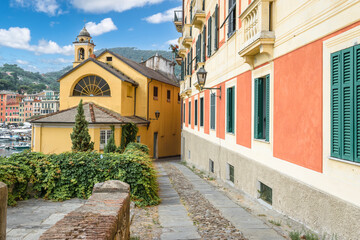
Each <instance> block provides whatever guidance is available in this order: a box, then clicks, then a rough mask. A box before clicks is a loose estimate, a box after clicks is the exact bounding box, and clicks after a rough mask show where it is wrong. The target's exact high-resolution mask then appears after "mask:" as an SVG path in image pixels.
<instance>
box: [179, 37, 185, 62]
mask: <svg viewBox="0 0 360 240" xmlns="http://www.w3.org/2000/svg"><path fill="white" fill-rule="evenodd" d="M181 42H182V37H181V38H179V43H180V44H179V45H180V47H179V51H178V55H179V57H181V58H185V57H186V48H184V46H183V45H182V44H181Z"/></svg>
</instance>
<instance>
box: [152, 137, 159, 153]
mask: <svg viewBox="0 0 360 240" xmlns="http://www.w3.org/2000/svg"><path fill="white" fill-rule="evenodd" d="M158 157H159V154H158V133H157V132H154V155H153V158H154V159H158Z"/></svg>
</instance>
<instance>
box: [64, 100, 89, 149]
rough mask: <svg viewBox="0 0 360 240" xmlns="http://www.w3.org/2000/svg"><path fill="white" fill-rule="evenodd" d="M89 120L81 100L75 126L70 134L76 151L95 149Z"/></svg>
mask: <svg viewBox="0 0 360 240" xmlns="http://www.w3.org/2000/svg"><path fill="white" fill-rule="evenodd" d="M88 124H89V123H88V122H87V121H86V119H85V115H84V108H83V103H82V100H81V101H80V103H79V105H78V108H77V114H76V117H75V126H74V128H73V132H72V133H71V134H70V137H71V141H72V150H73V151H74V152H86V151H92V150H94V142H91V136H90V134H89V129H88Z"/></svg>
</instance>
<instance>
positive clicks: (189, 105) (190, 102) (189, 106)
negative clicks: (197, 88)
mask: <svg viewBox="0 0 360 240" xmlns="http://www.w3.org/2000/svg"><path fill="white" fill-rule="evenodd" d="M189 124H191V102H189Z"/></svg>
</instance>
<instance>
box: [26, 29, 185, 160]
mask: <svg viewBox="0 0 360 240" xmlns="http://www.w3.org/2000/svg"><path fill="white" fill-rule="evenodd" d="M73 44H74V48H75V61H74V62H73V68H72V69H71V70H70V71H68V72H67V73H65V74H64V75H63V76H61V77H60V78H59V80H58V81H59V83H60V111H58V112H56V113H52V114H49V115H45V116H41V117H38V118H35V119H33V120H32V122H31V123H32V141H31V146H32V151H35V152H43V153H46V154H51V153H62V152H66V151H71V146H72V142H71V138H70V134H71V133H72V131H73V126H74V124H75V115H76V113H77V106H78V104H79V102H80V100H83V104H84V113H85V117H86V120H87V121H88V123H89V134H90V135H91V140H92V141H93V142H94V143H95V144H94V150H96V151H98V152H102V151H103V150H104V147H105V145H106V143H107V141H108V139H109V138H110V136H111V134H112V132H111V126H114V127H115V133H114V136H115V143H116V145H117V146H119V145H120V140H121V126H122V125H124V124H127V123H135V124H136V125H137V126H138V128H139V131H138V135H137V141H138V142H140V143H143V144H146V145H147V146H148V147H149V149H150V155H151V156H153V157H154V158H159V157H167V156H176V155H179V154H180V134H181V132H180V131H181V128H180V124H181V115H180V114H181V111H180V106H181V105H180V96H179V90H180V89H179V83H178V81H177V79H176V77H175V74H174V67H175V63H174V62H172V61H170V60H168V59H166V58H163V57H162V56H159V55H155V56H153V57H151V58H149V59H148V60H145V61H143V62H141V63H137V62H135V61H132V60H130V59H128V58H125V57H123V56H121V55H119V54H116V53H114V52H112V51H109V50H105V51H103V52H101V53H100V54H99V55H98V56H95V55H94V47H95V44H94V42H93V40H92V37H91V36H90V34H89V32H88V31H87V30H86V28H85V27H84V28H83V29H82V30H81V32H80V33H79V35H78V36H77V38H76V41H75V42H74V43H73Z"/></svg>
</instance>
